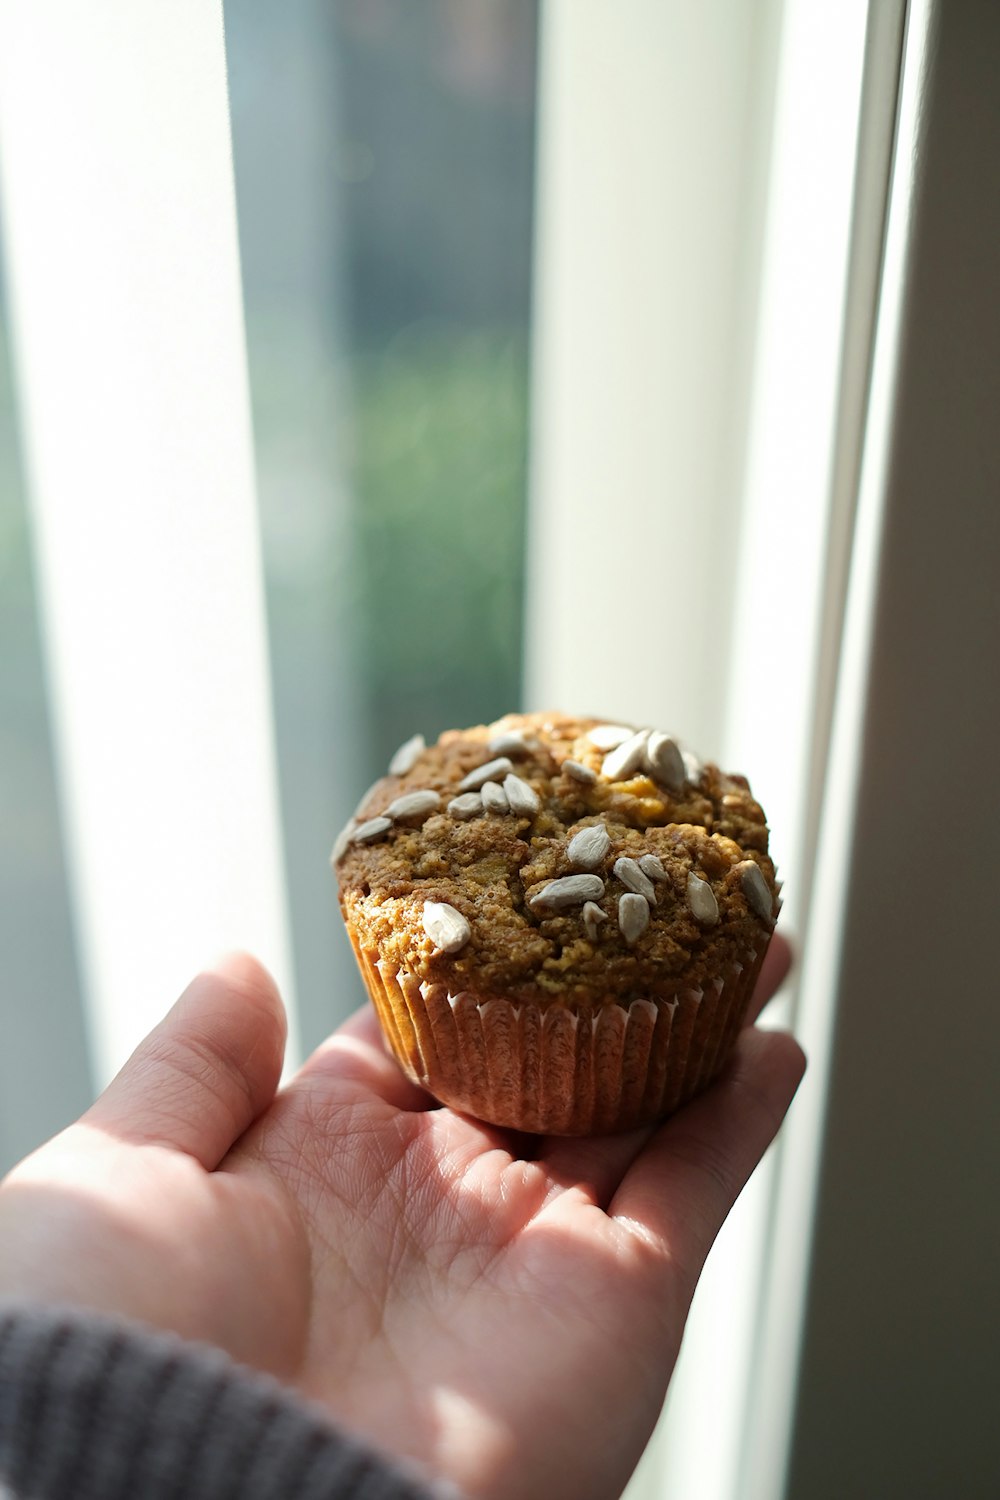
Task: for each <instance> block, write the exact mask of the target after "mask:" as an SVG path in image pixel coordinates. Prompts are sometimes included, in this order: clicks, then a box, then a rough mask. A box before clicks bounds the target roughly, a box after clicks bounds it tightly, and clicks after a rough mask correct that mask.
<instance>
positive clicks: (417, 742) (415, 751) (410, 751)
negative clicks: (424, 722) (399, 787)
mask: <svg viewBox="0 0 1000 1500" xmlns="http://www.w3.org/2000/svg"><path fill="white" fill-rule="evenodd" d="M426 749H427V741H426V740H425V739H424V737H423V735H422V734H415V735H413V736H412V737H411V738H410V739H408V740H407V741H406V742H405V743H404V744H402V745H400V747H399V749H398V750H397V751H396V753H395V755H394V756H393V757H392V760H391V761H390V762H389V775H390V776H405V775H406V773H407V771H410V770H412V769H413V767H414V766H415V765H416V763H417V761H418V759H419V758H420V756H421V755H423V753H424V751H425V750H426Z"/></svg>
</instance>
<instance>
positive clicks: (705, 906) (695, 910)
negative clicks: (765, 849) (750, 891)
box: [687, 865, 757, 927]
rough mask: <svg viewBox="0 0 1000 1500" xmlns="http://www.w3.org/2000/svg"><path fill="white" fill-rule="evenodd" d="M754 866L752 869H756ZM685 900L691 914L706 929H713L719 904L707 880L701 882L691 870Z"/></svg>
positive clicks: (717, 917)
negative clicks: (686, 899)
mask: <svg viewBox="0 0 1000 1500" xmlns="http://www.w3.org/2000/svg"><path fill="white" fill-rule="evenodd" d="M756 868H757V867H756V865H755V866H754V869H756ZM687 898H688V906H690V908H691V914H692V916H693V917H694V918H695V920H696V921H698V922H704V924H705V926H706V927H714V926H715V924H716V922H717V921H718V920H719V903H718V901H716V899H715V892H714V891H713V890H712V887H711V886H710V885H709V883H708V881H707V880H702V879H701V877H700V876H698V875H696V874H695V873H694V871H693V870H689V871H688V878H687Z"/></svg>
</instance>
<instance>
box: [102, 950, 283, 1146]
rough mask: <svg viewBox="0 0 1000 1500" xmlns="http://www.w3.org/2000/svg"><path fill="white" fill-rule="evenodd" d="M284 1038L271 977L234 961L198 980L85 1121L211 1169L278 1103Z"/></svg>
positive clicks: (244, 957) (247, 962)
mask: <svg viewBox="0 0 1000 1500" xmlns="http://www.w3.org/2000/svg"><path fill="white" fill-rule="evenodd" d="M286 1030H287V1026H286V1020H285V1012H284V1008H283V1006H282V1003H281V998H280V996H279V994H278V990H277V986H276V985H275V983H274V980H273V979H272V978H271V976H270V974H268V972H267V970H266V969H265V968H264V967H263V966H262V965H261V964H259V963H258V962H257V960H256V959H254V958H251V957H250V956H249V955H248V954H231V955H229V956H227V957H225V958H223V959H220V960H219V962H218V963H216V964H215V965H213V966H212V967H211V968H208V969H206V970H204V971H203V972H202V973H201V974H199V975H198V976H197V978H196V979H193V980H192V982H191V983H190V984H189V985H188V987H187V989H186V990H185V991H184V993H183V995H181V997H180V999H179V1000H178V1001H177V1003H176V1004H175V1005H174V1007H173V1009H172V1010H171V1011H170V1012H169V1013H168V1015H167V1016H166V1017H165V1018H164V1020H162V1021H161V1022H160V1024H159V1026H157V1027H156V1028H155V1029H154V1030H153V1031H151V1032H150V1034H149V1036H147V1037H146V1039H145V1041H143V1042H140V1044H139V1046H138V1047H137V1048H136V1050H135V1052H133V1054H132V1056H131V1057H130V1058H129V1060H128V1062H127V1063H126V1064H125V1066H124V1067H123V1068H122V1070H121V1072H120V1073H119V1074H118V1075H117V1077H116V1078H115V1079H114V1080H113V1081H112V1082H111V1083H110V1084H109V1085H108V1087H107V1089H106V1090H105V1091H104V1093H103V1094H102V1095H101V1097H100V1098H99V1099H98V1100H97V1102H96V1104H94V1105H93V1106H92V1108H91V1109H89V1110H88V1111H87V1113H86V1115H85V1116H84V1120H85V1121H86V1122H87V1123H89V1124H92V1125H96V1126H97V1127H98V1128H99V1129H102V1130H106V1131H108V1132H110V1133H111V1134H113V1135H115V1136H117V1137H119V1139H121V1140H126V1141H130V1142H132V1143H135V1144H144V1143H155V1144H158V1145H163V1146H168V1147H171V1148H172V1149H174V1150H176V1151H182V1152H184V1153H186V1154H187V1155H189V1156H193V1157H194V1158H195V1159H196V1160H197V1161H200V1162H201V1164H202V1166H203V1167H206V1168H208V1169H209V1170H212V1169H214V1168H215V1167H217V1166H218V1164H219V1162H220V1161H221V1160H222V1158H223V1157H224V1156H225V1154H226V1152H227V1151H228V1150H229V1148H230V1147H231V1146H232V1145H233V1143H234V1142H235V1141H236V1140H237V1139H238V1138H239V1137H240V1136H241V1135H242V1134H243V1132H244V1131H245V1130H246V1129H247V1128H248V1126H250V1125H251V1124H252V1123H253V1121H254V1120H255V1119H256V1118H257V1116H258V1115H259V1114H261V1112H262V1111H263V1110H264V1109H266V1108H267V1106H268V1105H269V1104H270V1102H271V1100H272V1099H273V1098H274V1094H275V1091H276V1089H277V1087H278V1081H279V1078H280V1076H281V1064H282V1059H283V1057H284V1051H285V1036H286Z"/></svg>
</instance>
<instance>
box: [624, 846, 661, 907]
mask: <svg viewBox="0 0 1000 1500" xmlns="http://www.w3.org/2000/svg"><path fill="white" fill-rule="evenodd" d="M615 874H616V875H617V876H618V879H619V880H620V881H621V883H622V885H623V886H625V888H626V890H629V891H635V893H636V895H637V896H641V897H642V899H643V900H644V901H648V902H649V904H650V906H655V905H656V892H655V891H654V890H653V882H652V881H651V880H650V878H649V876H648V875H645V874H644V873H643V872H642V870H640V868H639V864H638V861H637V860H634V859H629V857H628V855H627V854H623V855H622V857H621V859H616V860H615Z"/></svg>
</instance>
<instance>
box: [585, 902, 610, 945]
mask: <svg viewBox="0 0 1000 1500" xmlns="http://www.w3.org/2000/svg"><path fill="white" fill-rule="evenodd" d="M581 916H582V917H583V925H584V927H585V928H586V929H587V936H588V937H589V938H590V941H591V942H593V941H594V939H595V938H596V936H597V928H598V924H599V923H600V922H606V921H607V919H608V918H607V912H603V911H602V910H601V908H600V907H599V906H598V905H597V903H596V901H587V902H585V903H584V907H583V911H582V912H581Z"/></svg>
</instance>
